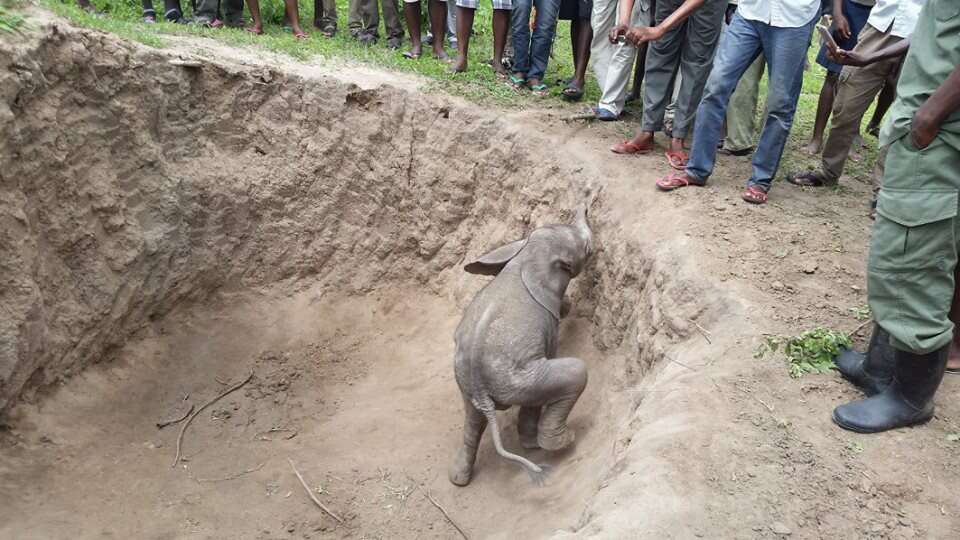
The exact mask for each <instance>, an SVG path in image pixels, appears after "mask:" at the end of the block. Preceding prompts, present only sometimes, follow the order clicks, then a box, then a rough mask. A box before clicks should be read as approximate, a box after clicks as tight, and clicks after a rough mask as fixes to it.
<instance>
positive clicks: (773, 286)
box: [770, 281, 783, 291]
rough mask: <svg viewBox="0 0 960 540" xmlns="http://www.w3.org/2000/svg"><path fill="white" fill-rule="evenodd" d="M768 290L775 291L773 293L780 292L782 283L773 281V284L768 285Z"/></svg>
mask: <svg viewBox="0 0 960 540" xmlns="http://www.w3.org/2000/svg"><path fill="white" fill-rule="evenodd" d="M770 288H771V289H773V290H775V291H782V290H783V283H781V282H779V281H774V282H773V283H771V284H770Z"/></svg>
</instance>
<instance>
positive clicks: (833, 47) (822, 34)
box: [817, 24, 840, 54]
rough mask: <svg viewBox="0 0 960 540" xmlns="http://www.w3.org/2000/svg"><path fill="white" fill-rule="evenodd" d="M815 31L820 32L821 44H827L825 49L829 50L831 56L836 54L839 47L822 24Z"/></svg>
mask: <svg viewBox="0 0 960 540" xmlns="http://www.w3.org/2000/svg"><path fill="white" fill-rule="evenodd" d="M817 31H818V32H820V37H822V38H823V42H824V43H826V44H827V48H828V49H830V52H831V53H832V54H836V52H837V49H839V48H840V47H839V46H838V45H837V42H836V41H835V40H834V39H833V34H831V33H830V30H828V29H827V27H826V26H824V25H822V24H818V25H817Z"/></svg>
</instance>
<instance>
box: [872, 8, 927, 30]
mask: <svg viewBox="0 0 960 540" xmlns="http://www.w3.org/2000/svg"><path fill="white" fill-rule="evenodd" d="M926 3H927V0H877V5H875V6H873V10H871V11H870V18H869V19H867V24H869V25H870V26H872V27H874V28H876V29H877V30H879V31H880V32H883V33H886V32H888V31H889V32H890V34H891V35H893V36H896V37H899V38H908V37H910V34H912V33H913V28H914V27H915V26H917V17H919V16H920V9H921V8H922V7H923V5H924V4H926Z"/></svg>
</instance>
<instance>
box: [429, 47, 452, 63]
mask: <svg viewBox="0 0 960 540" xmlns="http://www.w3.org/2000/svg"><path fill="white" fill-rule="evenodd" d="M433 58H434V59H435V60H440V61H441V62H446V63H448V64H449V63H451V62H453V60H452V59H451V58H450V55H449V54H447V51H445V50H443V48H440V50H439V51H438V50H437V49H434V50H433Z"/></svg>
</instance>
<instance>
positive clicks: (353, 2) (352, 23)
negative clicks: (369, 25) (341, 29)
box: [347, 0, 369, 37]
mask: <svg viewBox="0 0 960 540" xmlns="http://www.w3.org/2000/svg"><path fill="white" fill-rule="evenodd" d="M368 1H369V0H350V10H349V11H348V12H347V29H348V30H349V31H350V36H351V37H359V36H360V32H361V31H362V30H363V19H364V10H363V7H364V5H365V4H366V3H367V2H368Z"/></svg>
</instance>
